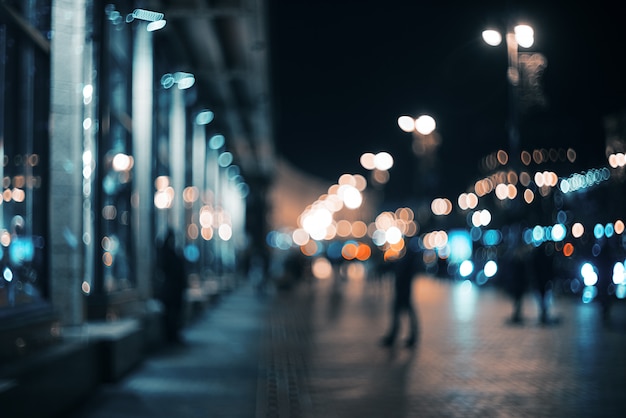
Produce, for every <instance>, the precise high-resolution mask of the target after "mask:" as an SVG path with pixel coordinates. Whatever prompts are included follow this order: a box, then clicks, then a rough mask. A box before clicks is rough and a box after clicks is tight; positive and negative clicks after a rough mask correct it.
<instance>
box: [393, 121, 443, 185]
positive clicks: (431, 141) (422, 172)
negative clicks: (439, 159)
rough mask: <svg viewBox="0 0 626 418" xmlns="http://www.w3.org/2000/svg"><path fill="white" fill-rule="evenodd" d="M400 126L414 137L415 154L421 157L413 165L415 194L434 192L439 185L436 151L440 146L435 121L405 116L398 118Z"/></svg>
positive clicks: (413, 147)
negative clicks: (437, 184)
mask: <svg viewBox="0 0 626 418" xmlns="http://www.w3.org/2000/svg"><path fill="white" fill-rule="evenodd" d="M398 126H399V127H400V129H401V130H403V131H404V132H407V133H411V134H412V136H413V143H412V149H413V153H414V154H415V155H416V156H417V157H419V159H420V160H419V163H417V164H413V166H414V167H415V172H414V173H413V179H412V180H413V181H412V183H413V194H414V195H415V196H418V195H419V194H420V193H424V192H428V191H432V190H431V189H433V188H434V187H435V185H436V183H437V175H436V172H435V168H436V156H435V151H436V150H437V147H438V146H439V144H440V138H439V135H438V133H437V132H436V128H437V123H436V122H435V119H434V118H433V117H432V116H430V115H427V114H422V115H420V116H418V117H417V118H415V119H414V118H412V117H411V116H407V115H403V116H400V117H399V118H398Z"/></svg>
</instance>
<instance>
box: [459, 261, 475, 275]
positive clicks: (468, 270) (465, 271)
mask: <svg viewBox="0 0 626 418" xmlns="http://www.w3.org/2000/svg"><path fill="white" fill-rule="evenodd" d="M473 271H474V263H472V262H471V261H470V260H465V261H463V262H462V263H461V265H460V266H459V273H460V274H461V277H467V276H469V275H470V274H472V272H473Z"/></svg>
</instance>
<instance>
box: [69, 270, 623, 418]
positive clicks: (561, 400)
mask: <svg viewBox="0 0 626 418" xmlns="http://www.w3.org/2000/svg"><path fill="white" fill-rule="evenodd" d="M390 292H391V286H390V283H389V282H388V281H387V280H371V281H367V280H362V281H358V280H356V281H347V280H338V279H336V280H322V281H306V282H305V281H303V282H301V283H299V284H298V285H297V286H295V287H294V288H293V289H290V290H284V291H276V290H273V289H270V290H269V291H268V292H267V293H264V294H259V293H258V292H257V291H256V290H255V289H254V288H253V287H252V286H251V285H249V284H247V283H244V284H243V285H242V286H240V287H238V288H237V289H235V290H234V291H232V292H231V293H229V294H226V295H224V296H223V297H222V299H221V300H220V301H219V303H217V304H216V305H214V306H212V307H210V308H209V309H207V310H206V311H205V312H203V313H202V314H201V315H200V317H198V318H197V319H196V320H194V321H193V322H192V323H190V324H189V325H188V326H187V327H186V329H185V331H184V334H183V335H184V340H185V342H184V344H183V345H180V346H174V347H166V348H164V349H162V350H158V351H156V352H155V353H154V354H153V355H151V356H150V357H148V358H146V359H145V360H144V361H143V362H142V363H141V364H140V365H139V366H138V367H137V368H136V369H134V370H132V371H131V372H130V373H129V374H128V375H127V376H126V377H125V378H124V379H122V380H121V381H119V382H117V383H112V384H105V385H102V387H100V388H99V389H98V390H97V392H96V393H94V394H93V396H91V397H90V398H89V399H87V400H86V402H85V403H84V404H82V405H80V406H79V407H78V408H77V409H76V410H75V411H73V412H72V414H70V415H67V417H66V418H101V417H102V418H104V417H106V418H127V417H128V418H130V417H133V418H143V417H151V418H152V417H154V418H160V417H168V418H173V417H176V418H188V417H189V418H191V417H202V418H207V417H220V418H221V417H229V418H230V417H232V418H238V417H242V418H276V417H288V418H297V417H305V418H309V417H310V418H316V417H320V418H322V417H323V418H335V417H337V418H339V417H341V418H349V417H360V418H368V417H372V418H378V417H389V418H396V417H397V418H402V417H481V418H484V417H568V418H569V417H623V416H626V401H625V400H624V399H625V396H624V395H625V394H626V308H625V307H624V304H623V303H619V304H616V305H615V306H614V309H613V311H612V312H611V321H610V322H609V323H606V322H603V321H602V317H601V315H600V309H599V307H598V306H597V305H596V304H594V303H591V304H584V303H582V302H581V301H580V300H579V299H577V298H573V297H569V296H565V295H556V296H555V297H554V299H553V305H552V313H553V315H554V321H552V322H551V323H550V324H547V325H546V324H541V323H539V321H538V313H537V309H536V307H535V304H534V301H533V300H532V298H531V296H530V295H529V296H528V297H527V299H526V300H525V301H524V303H525V305H524V313H525V321H524V322H523V323H522V324H510V323H508V322H507V318H508V316H509V315H510V313H511V310H512V308H511V303H510V301H509V299H508V298H507V297H506V296H505V295H504V294H502V293H501V292H500V291H498V290H497V289H494V288H489V287H480V288H479V287H477V286H475V285H472V284H470V283H468V282H467V283H464V282H453V281H450V280H442V279H437V278H433V277H426V276H421V277H419V278H418V279H417V280H416V282H415V286H414V295H413V297H414V301H415V302H416V308H417V311H418V315H419V322H420V338H419V341H418V344H417V345H416V346H415V347H414V348H412V349H410V348H405V347H404V346H403V345H402V344H401V343H402V340H400V341H398V344H396V345H395V346H394V347H391V348H385V347H382V346H381V345H380V344H379V341H380V338H381V337H382V336H383V334H384V333H385V331H386V329H387V326H388V324H389V321H390V319H391V318H390V316H391V315H390V307H391V305H390V303H391V293H390ZM620 302H621V301H620ZM405 328H406V327H405Z"/></svg>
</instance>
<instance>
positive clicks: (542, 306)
mask: <svg viewBox="0 0 626 418" xmlns="http://www.w3.org/2000/svg"><path fill="white" fill-rule="evenodd" d="M552 249H553V247H552V244H543V245H541V246H539V247H537V248H535V249H534V250H533V253H532V270H533V271H532V284H533V288H534V289H535V292H536V296H537V303H538V305H539V321H540V322H541V323H542V324H548V323H551V322H553V321H554V320H553V318H551V316H550V301H549V296H550V289H551V288H552V283H553V281H554V274H555V269H554V263H553V259H552V258H553V256H552V255H551V250H552Z"/></svg>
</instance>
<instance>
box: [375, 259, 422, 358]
mask: <svg viewBox="0 0 626 418" xmlns="http://www.w3.org/2000/svg"><path fill="white" fill-rule="evenodd" d="M391 263H393V273H394V295H393V304H392V306H391V308H392V309H391V323H390V326H389V330H388V331H387V333H386V334H385V336H384V337H383V339H382V340H381V344H382V345H383V346H385V347H391V346H392V345H394V343H395V341H396V338H397V337H398V334H399V331H400V321H401V317H402V314H405V315H406V317H407V319H408V322H409V333H408V337H407V339H406V341H405V346H406V347H413V346H414V345H415V343H416V342H417V339H418V337H419V322H418V318H417V312H416V310H415V307H414V306H413V280H414V278H415V275H416V274H417V272H418V270H419V269H418V268H417V266H418V263H417V257H416V256H415V254H413V253H410V252H407V253H406V254H405V255H404V256H403V257H401V258H399V259H396V260H395V261H392V262H391Z"/></svg>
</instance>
